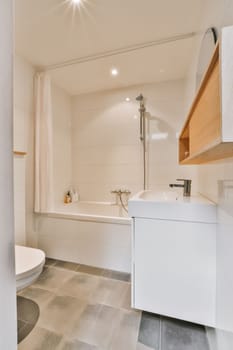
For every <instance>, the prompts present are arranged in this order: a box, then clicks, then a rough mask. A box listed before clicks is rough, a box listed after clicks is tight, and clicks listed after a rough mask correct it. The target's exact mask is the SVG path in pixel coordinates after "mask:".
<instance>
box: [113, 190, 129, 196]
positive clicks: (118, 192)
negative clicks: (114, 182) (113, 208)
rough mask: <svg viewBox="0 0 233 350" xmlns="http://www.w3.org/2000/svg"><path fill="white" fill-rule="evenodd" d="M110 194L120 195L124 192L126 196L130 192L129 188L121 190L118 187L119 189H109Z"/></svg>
mask: <svg viewBox="0 0 233 350" xmlns="http://www.w3.org/2000/svg"><path fill="white" fill-rule="evenodd" d="M111 193H112V194H116V195H118V196H120V195H122V194H126V195H127V196H129V195H130V194H131V192H130V190H122V189H119V190H113V191H111Z"/></svg>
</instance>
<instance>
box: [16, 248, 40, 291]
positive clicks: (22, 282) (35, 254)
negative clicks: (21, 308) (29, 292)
mask: <svg viewBox="0 0 233 350" xmlns="http://www.w3.org/2000/svg"><path fill="white" fill-rule="evenodd" d="M44 264H45V253H44V252H43V251H42V250H40V249H35V248H29V247H23V246H18V245H16V246H15V265H16V288H17V291H20V290H21V289H23V288H25V287H28V286H29V285H30V284H32V283H33V282H34V281H35V280H36V279H37V278H38V277H39V275H40V274H41V272H42V270H43V266H44Z"/></svg>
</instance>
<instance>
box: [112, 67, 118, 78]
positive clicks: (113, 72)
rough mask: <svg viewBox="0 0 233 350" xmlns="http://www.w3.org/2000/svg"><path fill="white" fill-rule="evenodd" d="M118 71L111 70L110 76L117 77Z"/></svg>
mask: <svg viewBox="0 0 233 350" xmlns="http://www.w3.org/2000/svg"><path fill="white" fill-rule="evenodd" d="M118 73H119V72H118V70H117V69H116V68H113V69H112V70H111V74H112V75H113V76H117V75H118Z"/></svg>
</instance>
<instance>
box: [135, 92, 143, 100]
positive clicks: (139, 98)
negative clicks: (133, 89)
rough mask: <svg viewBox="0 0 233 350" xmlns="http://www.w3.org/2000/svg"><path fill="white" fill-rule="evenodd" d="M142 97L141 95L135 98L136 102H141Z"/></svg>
mask: <svg viewBox="0 0 233 350" xmlns="http://www.w3.org/2000/svg"><path fill="white" fill-rule="evenodd" d="M143 99H144V97H143V95H142V94H140V95H139V96H137V97H136V100H137V101H143Z"/></svg>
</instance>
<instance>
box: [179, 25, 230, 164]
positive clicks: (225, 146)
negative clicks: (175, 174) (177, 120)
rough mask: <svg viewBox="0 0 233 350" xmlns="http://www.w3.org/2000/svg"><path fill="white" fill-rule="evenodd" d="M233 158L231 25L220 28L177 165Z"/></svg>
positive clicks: (181, 141) (192, 110)
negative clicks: (219, 34)
mask: <svg viewBox="0 0 233 350" xmlns="http://www.w3.org/2000/svg"><path fill="white" fill-rule="evenodd" d="M227 157H233V26H231V27H225V28H223V29H222V32H221V37H220V40H219V42H218V43H217V45H216V48H215V51H214V54H213V56H212V59H211V62H210V65H209V67H208V69H207V71H206V74H205V76H204V78H203V80H202V83H201V85H200V88H199V90H198V92H197V95H196V97H195V99H194V102H193V104H192V106H191V109H190V111H189V114H188V117H187V119H186V122H185V124H184V127H183V129H182V131H181V134H180V137H179V163H180V164H200V163H207V162H209V161H213V160H218V159H223V158H227Z"/></svg>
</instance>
